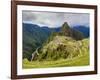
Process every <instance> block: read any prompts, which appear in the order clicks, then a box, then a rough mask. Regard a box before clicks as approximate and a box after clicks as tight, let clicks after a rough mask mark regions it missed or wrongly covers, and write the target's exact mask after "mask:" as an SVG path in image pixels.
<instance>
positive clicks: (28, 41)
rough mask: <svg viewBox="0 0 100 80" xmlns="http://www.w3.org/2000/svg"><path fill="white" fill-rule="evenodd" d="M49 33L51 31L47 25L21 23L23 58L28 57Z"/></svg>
mask: <svg viewBox="0 0 100 80" xmlns="http://www.w3.org/2000/svg"><path fill="white" fill-rule="evenodd" d="M50 34H51V31H50V29H48V28H47V27H43V28H42V27H40V26H38V25H36V24H28V23H23V58H28V59H30V57H31V54H32V52H33V51H34V50H35V49H36V48H37V47H38V46H41V45H42V44H43V43H44V42H45V41H46V40H47V38H48V37H49V36H50Z"/></svg>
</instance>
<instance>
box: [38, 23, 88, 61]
mask: <svg viewBox="0 0 100 80" xmlns="http://www.w3.org/2000/svg"><path fill="white" fill-rule="evenodd" d="M83 38H84V37H83V35H82V33H81V32H80V31H77V30H74V29H71V28H70V27H69V26H68V24H67V23H66V22H65V23H64V24H63V25H62V27H61V31H60V32H54V33H52V34H51V35H50V37H49V38H48V40H47V41H46V42H45V44H44V45H42V47H41V49H40V50H39V53H40V55H39V56H38V57H37V58H36V60H57V59H61V58H63V59H66V58H67V59H68V58H74V57H77V56H80V55H83V53H85V51H88V44H89V40H88V39H83ZM84 44H85V45H84Z"/></svg>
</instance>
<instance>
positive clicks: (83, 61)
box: [23, 54, 89, 69]
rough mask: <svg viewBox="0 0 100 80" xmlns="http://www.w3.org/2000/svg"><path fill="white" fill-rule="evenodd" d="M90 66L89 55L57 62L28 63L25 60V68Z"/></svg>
mask: <svg viewBox="0 0 100 80" xmlns="http://www.w3.org/2000/svg"><path fill="white" fill-rule="evenodd" d="M86 65H89V54H84V55H82V56H77V57H75V58H73V59H59V60H56V61H32V62H30V61H28V60H23V68H24V69H30V68H49V67H68V66H86Z"/></svg>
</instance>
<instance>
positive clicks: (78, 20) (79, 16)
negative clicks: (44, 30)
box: [22, 11, 89, 27]
mask: <svg viewBox="0 0 100 80" xmlns="http://www.w3.org/2000/svg"><path fill="white" fill-rule="evenodd" d="M22 17H23V19H22V20H23V22H28V23H33V24H38V25H40V26H48V27H59V26H61V25H62V24H63V23H64V22H68V23H69V25H70V26H73V25H84V24H88V25H89V14H84V13H61V12H34V11H23V12H22Z"/></svg>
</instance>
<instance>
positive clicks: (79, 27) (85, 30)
mask: <svg viewBox="0 0 100 80" xmlns="http://www.w3.org/2000/svg"><path fill="white" fill-rule="evenodd" d="M73 29H76V30H78V31H80V32H82V33H83V34H84V36H85V37H86V38H88V37H89V36H90V33H89V32H90V28H89V27H86V26H83V25H77V26H74V27H73Z"/></svg>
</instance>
